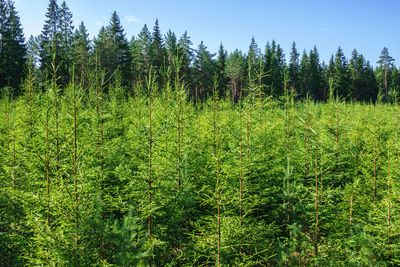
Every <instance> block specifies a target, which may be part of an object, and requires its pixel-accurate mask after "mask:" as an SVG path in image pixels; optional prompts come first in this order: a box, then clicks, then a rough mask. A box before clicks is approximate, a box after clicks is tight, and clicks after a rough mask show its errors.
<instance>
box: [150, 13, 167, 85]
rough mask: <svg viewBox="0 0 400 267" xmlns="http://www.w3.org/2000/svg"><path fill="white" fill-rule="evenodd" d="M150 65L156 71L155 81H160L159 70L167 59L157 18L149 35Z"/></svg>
mask: <svg viewBox="0 0 400 267" xmlns="http://www.w3.org/2000/svg"><path fill="white" fill-rule="evenodd" d="M149 59H150V65H151V66H152V67H153V69H154V71H155V73H156V81H157V82H159V83H160V82H161V75H160V72H161V71H162V70H163V67H164V62H165V61H166V60H167V58H166V51H165V46H164V41H163V38H162V35H161V31H160V26H159V25H158V19H156V22H155V24H154V28H153V33H152V35H151V44H150V50H149Z"/></svg>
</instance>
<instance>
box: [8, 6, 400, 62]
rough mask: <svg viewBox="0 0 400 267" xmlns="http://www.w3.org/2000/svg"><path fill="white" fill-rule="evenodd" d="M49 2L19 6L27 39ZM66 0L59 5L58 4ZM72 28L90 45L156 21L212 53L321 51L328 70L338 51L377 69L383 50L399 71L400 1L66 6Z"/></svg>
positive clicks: (37, 31)
mask: <svg viewBox="0 0 400 267" xmlns="http://www.w3.org/2000/svg"><path fill="white" fill-rule="evenodd" d="M48 2H49V1H48V0H15V6H16V9H17V11H18V12H19V15H20V17H21V22H22V26H23V28H24V32H25V36H26V37H29V36H30V35H31V34H33V35H38V34H40V32H41V29H42V27H43V23H44V20H45V13H46V11H47V6H48ZM61 2H62V1H61V0H58V3H59V4H61ZM66 3H67V5H68V7H69V8H70V9H71V11H72V13H73V20H74V24H75V25H78V24H79V23H80V22H81V21H83V22H84V23H85V25H86V27H87V28H88V30H89V33H90V35H91V37H93V36H95V35H97V33H98V31H99V29H100V27H101V26H102V25H104V26H105V25H108V22H109V19H110V17H111V13H112V12H113V11H114V10H116V11H117V13H118V15H119V16H120V19H121V22H122V25H123V27H124V29H125V32H126V36H127V38H128V39H130V38H131V37H132V36H133V35H137V34H138V33H139V31H140V30H141V28H142V27H143V24H147V26H148V27H149V29H150V30H152V28H153V25H154V21H155V19H156V18H158V19H159V23H160V28H161V31H162V32H163V33H166V32H167V31H168V29H171V30H172V31H174V32H175V33H176V34H177V36H178V37H179V36H180V35H181V34H182V33H183V32H184V31H185V30H187V31H188V34H189V36H190V37H191V40H192V42H193V45H194V47H197V45H198V44H199V43H200V41H201V40H203V41H204V42H205V44H206V46H207V47H208V49H209V50H210V51H211V52H216V51H217V50H218V47H219V44H220V43H221V42H222V43H223V45H224V47H225V48H226V49H227V50H228V51H229V52H232V51H233V50H234V49H236V48H238V49H240V50H242V51H244V52H247V49H248V47H249V43H250V40H251V37H252V36H254V38H255V39H256V42H257V43H258V45H259V47H260V48H261V49H263V50H264V48H265V45H266V43H267V41H271V40H273V39H274V40H276V41H277V42H278V43H279V44H280V45H281V46H282V47H283V49H284V52H285V54H286V57H287V59H288V55H289V53H290V47H291V44H292V42H293V41H296V44H297V48H298V50H299V52H302V51H303V49H306V50H307V51H309V50H310V49H312V48H313V47H314V45H316V46H317V48H318V50H319V53H320V57H321V60H323V61H325V62H328V61H329V58H330V56H331V55H332V54H334V53H335V52H336V50H337V48H338V47H339V46H341V47H342V49H343V50H344V53H345V55H346V57H347V58H349V57H350V56H351V51H352V50H353V49H354V48H356V49H357V50H358V51H359V52H360V53H362V54H363V55H364V56H365V58H366V59H368V60H369V61H370V62H371V63H372V64H373V65H375V62H376V61H377V60H378V57H379V55H380V52H381V50H382V48H383V47H384V46H386V47H388V48H389V54H390V55H391V56H392V57H394V58H395V60H396V61H395V64H396V65H397V66H399V65H400V28H399V25H400V1H398V0H376V1H372V0H346V1H344V0H335V1H334V0H330V1H324V0H308V1H306V0H304V1H301V0H297V1H296V0H292V1H290V0H274V1H272V0H264V1H263V0H248V1H245V0H242V1H238V0H230V1H229V0H212V1H211V0H179V1H178V0H169V1H165V0H164V1H163V0H66Z"/></svg>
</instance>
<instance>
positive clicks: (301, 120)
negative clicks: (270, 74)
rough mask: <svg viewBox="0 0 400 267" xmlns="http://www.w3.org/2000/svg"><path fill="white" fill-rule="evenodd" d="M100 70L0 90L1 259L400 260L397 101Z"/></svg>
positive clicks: (20, 262)
mask: <svg viewBox="0 0 400 267" xmlns="http://www.w3.org/2000/svg"><path fill="white" fill-rule="evenodd" d="M102 77H104V76H101V75H99V76H96V77H95V78H93V80H92V82H91V83H90V84H89V85H87V87H86V88H82V86H80V85H75V84H70V85H69V86H67V87H65V88H60V87H59V86H57V79H56V78H55V79H53V81H52V82H49V83H47V85H46V86H45V88H44V90H39V89H38V88H37V86H36V84H35V82H34V81H33V80H32V79H30V78H29V77H28V79H27V82H26V83H25V84H24V86H23V91H24V94H23V95H21V96H20V97H18V98H16V99H12V98H11V97H10V95H9V94H7V93H4V94H3V95H2V98H1V100H0V102H1V104H0V151H1V152H0V186H1V189H0V190H1V191H0V205H1V206H0V217H1V219H0V258H1V265H3V266H25V265H29V266H42V265H46V266H88V265H94V266H136V265H154V266H193V265H195V266H199V265H223V266H227V265H231V266H271V265H281V266H282V265H283V266H308V265H314V264H317V265H332V266H338V265H346V266H349V265H354V266H359V265H386V264H393V265H395V264H398V263H399V262H398V259H399V258H400V252H399V251H400V248H399V245H400V239H399V230H400V229H399V218H400V214H399V209H398V204H399V193H400V188H399V183H398V179H397V178H398V177H399V164H400V162H399V140H398V128H399V127H398V126H399V119H398V113H399V112H398V106H397V104H396V103H395V104H383V103H376V104H367V103H345V102H342V101H340V100H338V99H335V98H334V97H333V96H332V95H331V97H330V100H329V101H328V102H327V103H314V102H311V101H308V100H305V101H302V102H295V101H294V100H293V99H294V97H293V95H292V94H290V93H289V92H286V94H285V96H284V97H283V98H281V99H272V98H269V97H265V96H260V95H259V94H258V93H257V88H256V87H255V88H253V89H252V90H250V91H249V90H245V91H246V94H243V97H241V98H240V99H239V103H236V104H234V103H232V102H231V100H230V98H229V97H228V98H227V99H219V98H218V96H217V95H216V93H214V97H213V98H210V99H209V100H208V101H207V102H203V103H201V104H200V103H197V104H194V103H192V102H191V101H189V100H188V99H187V97H186V90H185V84H184V83H183V82H182V81H181V80H180V79H179V77H177V78H176V79H175V81H174V82H172V83H166V84H164V85H163V86H162V87H163V88H162V89H163V90H162V93H161V90H160V87H159V86H158V85H157V84H156V83H154V77H151V75H150V77H149V78H148V79H147V82H146V84H145V85H142V86H138V87H137V88H135V95H134V96H133V97H127V96H125V95H124V92H125V91H126V90H122V88H121V86H120V85H119V84H118V83H116V84H112V85H109V86H105V82H104V79H102ZM216 85H217V84H216ZM250 85H251V84H250ZM5 92H6V91H5ZM105 92H107V93H105Z"/></svg>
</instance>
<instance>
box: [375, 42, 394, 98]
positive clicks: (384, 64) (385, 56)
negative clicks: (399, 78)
mask: <svg viewBox="0 0 400 267" xmlns="http://www.w3.org/2000/svg"><path fill="white" fill-rule="evenodd" d="M393 61H394V59H393V58H392V57H391V56H389V49H387V47H384V48H383V49H382V52H381V55H380V57H379V60H378V61H377V62H376V63H379V65H380V68H381V69H382V71H383V74H384V80H383V86H384V87H383V89H384V90H385V97H386V99H387V97H388V84H390V82H388V80H389V79H390V73H389V75H388V71H389V72H390V70H391V68H392V67H393ZM382 71H381V72H382ZM381 88H382V86H381Z"/></svg>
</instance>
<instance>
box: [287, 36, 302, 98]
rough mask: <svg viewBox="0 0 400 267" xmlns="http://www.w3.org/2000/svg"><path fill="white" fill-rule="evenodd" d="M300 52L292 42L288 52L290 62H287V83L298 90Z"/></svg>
mask: <svg viewBox="0 0 400 267" xmlns="http://www.w3.org/2000/svg"><path fill="white" fill-rule="evenodd" d="M299 56H300V54H299V53H298V52H297V49H296V43H295V42H293V43H292V51H291V52H290V62H289V83H290V87H293V88H294V90H295V91H297V92H299V90H300V88H299V72H300V63H299Z"/></svg>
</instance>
